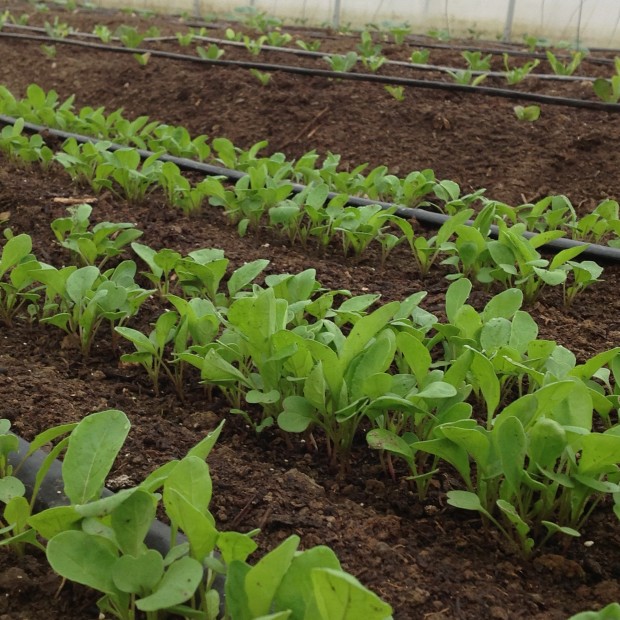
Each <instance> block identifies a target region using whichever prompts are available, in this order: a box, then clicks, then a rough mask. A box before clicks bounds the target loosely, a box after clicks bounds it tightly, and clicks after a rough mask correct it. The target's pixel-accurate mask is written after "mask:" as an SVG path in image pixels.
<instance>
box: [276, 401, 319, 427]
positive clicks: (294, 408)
mask: <svg viewBox="0 0 620 620" xmlns="http://www.w3.org/2000/svg"><path fill="white" fill-rule="evenodd" d="M283 407H284V411H283V412H282V413H281V414H280V415H279V416H278V420H277V422H278V426H279V427H280V428H281V429H282V430H283V431H286V432H288V433H303V432H304V431H305V430H306V429H307V428H308V426H310V424H311V423H312V422H314V421H315V419H316V409H315V407H314V406H313V405H312V403H310V402H309V401H308V400H307V399H305V398H303V397H302V396H289V397H287V398H285V399H284V402H283Z"/></svg>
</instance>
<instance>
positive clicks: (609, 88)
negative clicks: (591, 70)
mask: <svg viewBox="0 0 620 620" xmlns="http://www.w3.org/2000/svg"><path fill="white" fill-rule="evenodd" d="M592 88H593V89H594V93H595V94H596V96H597V97H598V98H599V99H601V100H602V101H604V102H605V103H618V101H620V74H619V75H614V76H612V77H611V78H610V79H608V80H607V79H605V78H597V79H596V80H594V82H593V83H592Z"/></svg>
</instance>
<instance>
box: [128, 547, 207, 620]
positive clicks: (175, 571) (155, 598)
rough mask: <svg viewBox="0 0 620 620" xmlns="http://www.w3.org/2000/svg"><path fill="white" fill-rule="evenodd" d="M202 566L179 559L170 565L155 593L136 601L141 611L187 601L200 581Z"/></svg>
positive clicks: (190, 560)
mask: <svg viewBox="0 0 620 620" xmlns="http://www.w3.org/2000/svg"><path fill="white" fill-rule="evenodd" d="M202 572H203V571H202V565H201V564H200V562H197V561H196V560H194V559H193V558H188V557H185V558H181V559H180V560H177V561H176V562H174V563H173V564H171V565H170V567H169V568H168V570H167V571H166V573H165V574H164V576H163V578H162V580H161V581H160V582H159V584H158V585H157V588H156V589H155V592H153V594H151V595H150V596H147V597H146V598H142V599H138V600H137V601H136V607H137V608H138V609H140V610H141V611H157V610H158V609H166V608H168V607H172V606H173V605H179V604H181V603H183V602H185V601H186V600H187V599H189V598H190V597H191V596H192V595H193V594H194V592H195V591H196V588H197V587H198V585H199V584H200V582H201V581H202Z"/></svg>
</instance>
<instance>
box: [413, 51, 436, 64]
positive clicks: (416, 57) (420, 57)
mask: <svg viewBox="0 0 620 620" xmlns="http://www.w3.org/2000/svg"><path fill="white" fill-rule="evenodd" d="M430 55H431V52H430V50H428V49H422V50H414V51H413V52H411V56H410V57H409V60H410V61H411V62H412V63H413V64H414V65H426V64H428V61H429V58H430Z"/></svg>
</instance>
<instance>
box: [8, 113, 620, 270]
mask: <svg viewBox="0 0 620 620" xmlns="http://www.w3.org/2000/svg"><path fill="white" fill-rule="evenodd" d="M16 121H17V119H16V118H13V117H11V116H5V115H4V114H0V123H4V124H6V125H14V124H15V123H16ZM24 129H27V130H28V131H31V132H33V133H38V134H42V135H46V134H48V135H51V136H54V137H57V138H62V139H63V140H66V139H69V138H73V139H75V140H76V141H77V142H80V143H82V144H84V143H86V142H91V143H93V144H96V143H98V142H102V141H103V140H101V139H99V138H94V137H92V136H85V135H82V134H77V133H72V132H68V131H63V130H60V129H54V128H52V127H48V126H46V125H37V124H34V123H24ZM106 142H109V141H107V140H106ZM126 148H128V147H127V145H123V144H118V143H114V142H113V143H111V144H110V146H109V150H111V151H118V150H120V149H126ZM135 150H136V151H137V152H138V153H139V154H140V157H141V158H143V159H146V158H148V157H151V156H152V155H154V152H153V151H148V150H145V149H135ZM159 159H160V160H161V161H164V162H168V161H169V162H172V163H174V164H176V165H177V166H178V167H179V168H180V169H182V170H189V171H192V172H202V173H204V174H206V175H207V176H223V177H225V178H227V179H228V180H229V181H238V180H239V179H241V178H243V177H245V176H247V173H245V172H241V171H239V170H233V169H231V168H225V167H223V166H214V165H211V164H205V163H203V162H197V161H195V160H193V159H187V158H184V157H175V156H173V155H168V154H163V155H161V156H160V157H159ZM291 185H292V188H293V189H292V191H293V193H294V194H299V193H301V192H303V191H305V190H306V189H307V188H308V186H307V185H303V184H301V183H291ZM338 195H340V194H338V193H336V192H330V193H329V194H328V196H327V199H329V200H331V199H332V198H335V197H336V196H338ZM347 204H349V205H351V206H356V207H361V206H371V205H379V206H380V207H381V208H383V209H395V211H394V213H395V215H398V216H399V217H402V218H404V219H416V220H417V221H418V222H420V223H421V224H423V225H425V226H428V227H431V228H438V227H440V226H442V225H443V224H444V223H445V222H446V221H448V220H449V219H450V216H449V215H445V214H443V213H436V212H433V211H428V210H426V209H420V208H412V207H403V206H400V205H398V204H395V203H391V202H384V201H379V200H368V199H367V198H358V197H356V196H349V198H348V200H347ZM465 224H467V225H469V226H471V225H472V224H473V221H472V220H468V221H467V222H465ZM490 234H491V236H493V237H497V236H498V234H499V228H498V227H497V226H495V225H492V226H491V227H490ZM535 235H536V233H531V232H527V231H526V232H524V233H523V236H524V237H526V238H527V239H529V238H531V237H534V236H535ZM576 246H586V249H585V250H584V251H583V252H582V253H581V255H580V256H589V257H591V258H596V259H598V260H602V261H605V262H612V263H620V248H612V247H609V246H604V245H598V244H594V243H587V242H584V241H577V240H575V239H565V238H561V239H553V240H551V241H549V242H548V243H546V244H545V245H543V246H541V247H542V248H545V249H547V250H549V251H551V252H559V251H561V250H564V249H566V248H572V247H576Z"/></svg>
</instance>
